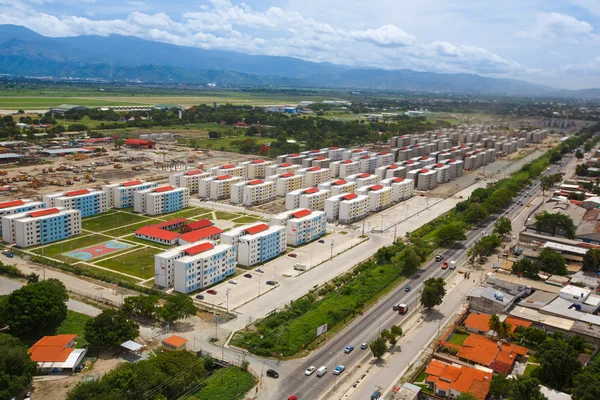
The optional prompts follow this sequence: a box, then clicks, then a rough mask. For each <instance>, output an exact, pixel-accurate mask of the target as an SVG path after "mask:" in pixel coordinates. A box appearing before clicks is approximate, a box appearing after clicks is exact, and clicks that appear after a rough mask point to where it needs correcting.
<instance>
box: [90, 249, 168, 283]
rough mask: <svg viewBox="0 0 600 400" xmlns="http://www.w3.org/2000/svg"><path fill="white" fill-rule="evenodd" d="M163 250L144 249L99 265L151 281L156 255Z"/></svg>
mask: <svg viewBox="0 0 600 400" xmlns="http://www.w3.org/2000/svg"><path fill="white" fill-rule="evenodd" d="M160 252H161V250H156V249H150V248H144V249H139V250H135V251H132V252H131V253H127V254H123V255H122V256H118V257H114V258H110V259H108V260H104V261H99V262H98V263H96V264H97V265H99V266H101V267H104V268H108V269H112V270H113V271H119V272H123V273H125V274H129V275H133V276H137V277H139V278H142V279H150V278H152V277H153V276H154V255H155V254H158V253H160Z"/></svg>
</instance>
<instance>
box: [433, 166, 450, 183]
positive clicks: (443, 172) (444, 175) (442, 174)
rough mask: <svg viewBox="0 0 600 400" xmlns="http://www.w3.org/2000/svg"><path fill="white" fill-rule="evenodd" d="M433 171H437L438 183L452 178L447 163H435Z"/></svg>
mask: <svg viewBox="0 0 600 400" xmlns="http://www.w3.org/2000/svg"><path fill="white" fill-rule="evenodd" d="M434 171H436V172H437V180H438V183H446V182H449V181H450V179H452V177H451V173H450V166H449V165H445V164H436V165H435V170H434Z"/></svg>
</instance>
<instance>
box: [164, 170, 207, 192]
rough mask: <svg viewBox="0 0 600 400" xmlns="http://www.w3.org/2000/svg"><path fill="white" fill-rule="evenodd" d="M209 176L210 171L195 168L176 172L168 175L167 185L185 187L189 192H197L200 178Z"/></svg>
mask: <svg viewBox="0 0 600 400" xmlns="http://www.w3.org/2000/svg"><path fill="white" fill-rule="evenodd" d="M209 176H211V173H210V172H203V171H202V170H199V169H195V170H192V171H185V172H177V173H175V174H171V175H169V185H171V186H174V187H186V188H188V189H189V190H190V194H198V192H199V190H200V180H201V179H204V178H208V177H209Z"/></svg>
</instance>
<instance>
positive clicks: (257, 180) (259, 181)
mask: <svg viewBox="0 0 600 400" xmlns="http://www.w3.org/2000/svg"><path fill="white" fill-rule="evenodd" d="M261 183H265V181H263V180H262V179H255V180H253V181H250V182H248V185H260V184H261Z"/></svg>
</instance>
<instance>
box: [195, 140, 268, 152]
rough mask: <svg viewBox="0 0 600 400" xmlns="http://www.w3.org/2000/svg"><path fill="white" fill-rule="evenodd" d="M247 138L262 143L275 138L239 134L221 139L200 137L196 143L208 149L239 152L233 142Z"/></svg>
mask: <svg viewBox="0 0 600 400" xmlns="http://www.w3.org/2000/svg"><path fill="white" fill-rule="evenodd" d="M247 139H250V140H253V141H255V142H256V143H258V144H260V145H264V144H267V143H271V142H272V141H273V139H271V138H264V137H252V138H251V137H248V136H238V137H235V136H234V137H231V138H228V137H222V138H219V139H200V140H197V141H194V144H197V145H198V146H200V147H203V148H207V149H213V150H223V151H234V152H237V151H238V148H237V147H235V146H232V145H231V143H232V142H239V141H243V140H247Z"/></svg>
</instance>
